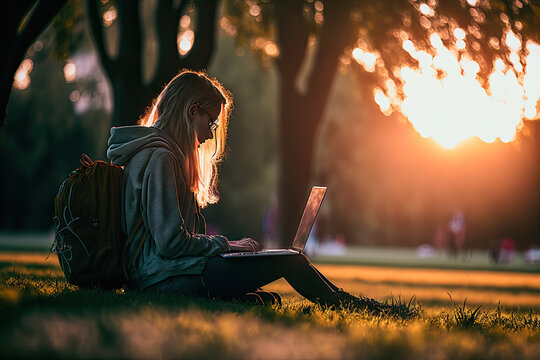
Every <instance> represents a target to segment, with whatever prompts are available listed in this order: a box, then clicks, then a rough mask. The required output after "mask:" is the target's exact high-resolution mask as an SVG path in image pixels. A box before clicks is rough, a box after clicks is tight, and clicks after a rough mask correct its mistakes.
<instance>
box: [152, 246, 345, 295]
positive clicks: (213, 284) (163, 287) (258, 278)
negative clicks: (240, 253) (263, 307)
mask: <svg viewBox="0 0 540 360" xmlns="http://www.w3.org/2000/svg"><path fill="white" fill-rule="evenodd" d="M280 278H284V279H285V280H286V281H287V282H288V283H289V284H290V285H291V286H292V287H293V288H294V289H295V290H296V291H297V292H298V293H299V294H300V295H302V296H304V297H305V298H306V299H308V300H311V301H313V302H319V303H323V304H333V303H335V302H336V295H335V291H337V290H339V289H338V288H337V287H336V286H335V285H334V284H332V283H331V282H330V281H329V280H328V279H326V278H325V277H324V276H323V275H322V274H321V273H320V272H319V271H318V270H317V269H315V267H314V266H313V265H312V264H311V262H310V261H309V259H308V258H307V257H306V256H304V255H302V254H299V255H277V256H259V257H240V258H228V259H224V258H222V257H220V256H216V257H212V258H210V259H208V262H207V263H206V267H205V269H204V271H203V273H202V274H201V275H181V276H174V277H170V278H168V279H165V280H163V281H161V282H159V283H157V284H155V285H153V286H151V287H150V288H149V289H148V290H151V291H158V292H173V293H181V294H184V295H195V296H208V297H218V298H234V297H239V296H242V295H244V294H246V293H248V292H253V291H255V290H257V289H258V288H260V287H262V286H264V285H266V284H269V283H271V282H273V281H275V280H278V279H280Z"/></svg>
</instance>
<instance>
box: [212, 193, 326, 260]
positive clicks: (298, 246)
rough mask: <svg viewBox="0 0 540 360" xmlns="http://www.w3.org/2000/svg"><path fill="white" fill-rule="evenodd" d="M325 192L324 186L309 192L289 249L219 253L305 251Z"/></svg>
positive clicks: (226, 255) (231, 255)
mask: <svg viewBox="0 0 540 360" xmlns="http://www.w3.org/2000/svg"><path fill="white" fill-rule="evenodd" d="M324 194H326V187H324V186H313V187H312V188H311V193H310V194H309V198H308V201H307V204H306V206H305V208H304V213H303V214H302V219H301V220H300V224H298V229H297V230H296V235H295V236H294V240H293V243H292V245H291V247H290V248H289V249H265V250H261V251H250V252H232V253H222V254H219V255H220V256H221V257H224V258H239V257H252V256H274V255H296V254H300V253H303V252H304V247H305V246H306V242H307V240H308V237H309V233H310V232H311V228H312V227H313V223H314V222H315V219H316V218H317V214H318V213H319V209H320V208H321V204H322V201H323V198H324Z"/></svg>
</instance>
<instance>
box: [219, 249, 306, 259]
mask: <svg viewBox="0 0 540 360" xmlns="http://www.w3.org/2000/svg"><path fill="white" fill-rule="evenodd" d="M297 254H300V252H298V251H296V250H293V249H267V250H261V251H251V252H233V253H222V254H219V256H221V257H223V258H240V257H253V256H276V255H297Z"/></svg>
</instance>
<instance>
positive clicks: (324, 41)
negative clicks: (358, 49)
mask: <svg viewBox="0 0 540 360" xmlns="http://www.w3.org/2000/svg"><path fill="white" fill-rule="evenodd" d="M352 7H353V5H352V2H351V1H345V0H344V1H342V2H339V3H337V2H334V3H331V2H327V3H325V16H324V25H323V28H322V30H321V34H320V36H319V46H318V48H317V53H316V55H315V62H314V66H313V68H314V69H317V71H316V72H313V73H312V74H310V77H309V80H308V93H307V95H306V97H307V98H308V99H312V100H314V101H313V104H314V106H315V107H317V108H319V109H318V110H319V111H321V112H322V111H323V109H324V107H325V105H326V100H327V99H328V93H329V92H330V88H331V85H332V82H333V80H334V76H335V73H336V69H337V65H338V61H339V55H340V54H341V53H342V52H343V51H344V49H345V46H347V44H350V43H351V42H352V41H353V40H354V36H355V34H356V33H355V31H354V30H353V27H352V25H353V22H352V20H351V19H350V17H349V13H350V11H351V10H352Z"/></svg>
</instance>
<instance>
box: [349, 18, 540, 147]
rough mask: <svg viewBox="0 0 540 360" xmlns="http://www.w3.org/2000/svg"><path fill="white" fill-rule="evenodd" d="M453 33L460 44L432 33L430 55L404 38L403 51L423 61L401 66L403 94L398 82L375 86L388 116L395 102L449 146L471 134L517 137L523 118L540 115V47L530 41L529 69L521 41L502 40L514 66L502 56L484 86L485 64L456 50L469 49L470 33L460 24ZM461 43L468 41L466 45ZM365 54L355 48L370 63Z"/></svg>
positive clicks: (424, 130) (491, 137)
mask: <svg viewBox="0 0 540 360" xmlns="http://www.w3.org/2000/svg"><path fill="white" fill-rule="evenodd" d="M453 35H454V36H455V38H456V43H455V44H456V46H455V48H454V49H449V48H447V47H446V46H445V45H444V44H443V42H442V41H441V38H440V37H439V35H437V34H433V35H432V36H431V38H430V41H431V45H432V47H433V50H434V51H433V52H432V53H431V54H430V53H428V52H426V51H422V50H417V49H416V46H415V44H414V43H413V42H412V41H411V40H405V41H404V42H403V43H402V46H403V49H404V50H405V51H406V52H407V53H408V54H409V55H410V56H411V57H412V58H414V59H415V60H417V61H418V67H417V68H414V69H413V68H411V67H408V66H403V67H402V68H401V69H399V71H398V76H397V77H398V78H399V79H400V80H401V81H402V85H403V87H402V91H403V94H402V95H403V97H402V98H400V97H399V96H398V95H397V92H396V89H395V84H394V83H393V82H391V83H389V82H388V81H387V82H386V84H387V86H386V88H385V89H381V88H376V89H375V90H374V92H373V97H374V100H375V102H376V103H377V104H378V105H379V108H380V110H381V111H382V112H383V113H384V114H386V115H388V114H389V113H391V108H390V104H392V105H394V108H395V109H397V110H399V111H400V112H401V113H403V114H404V115H405V116H406V117H407V118H408V120H409V121H410V122H411V124H412V125H413V127H414V128H415V129H416V130H417V131H418V133H420V135H421V136H423V137H425V138H433V139H434V140H435V141H437V142H438V143H439V144H441V145H442V146H444V147H445V148H453V147H455V146H456V145H457V144H458V143H460V142H461V141H463V140H465V139H468V138H471V137H477V138H479V139H481V140H482V141H484V142H486V143H492V142H494V141H496V140H497V139H499V140H500V141H502V142H504V143H508V142H510V141H512V140H514V139H515V137H516V133H517V132H518V131H519V129H520V128H521V126H522V124H523V123H522V120H523V119H533V118H535V117H537V104H538V100H539V98H540V45H538V44H534V43H528V44H527V51H528V55H527V58H526V62H525V64H526V66H525V67H524V66H523V65H522V63H521V62H520V58H519V56H518V54H517V51H519V50H520V48H521V46H522V44H521V41H520V39H519V38H518V37H517V36H516V35H515V34H513V33H512V32H508V33H507V34H506V37H505V39H503V42H502V44H506V45H507V46H508V48H509V49H510V50H511V55H510V57H509V60H510V64H511V65H510V66H507V65H506V63H505V62H504V61H502V60H501V59H498V60H497V61H496V62H495V63H494V66H493V71H492V73H491V74H490V75H489V77H488V82H487V84H485V85H484V86H482V85H481V81H480V79H479V77H478V73H479V71H480V65H479V64H478V63H477V62H476V61H474V59H472V58H470V57H468V56H466V55H462V56H461V57H460V56H459V55H458V51H457V50H456V48H457V49H462V48H464V47H465V45H464V44H465V42H464V39H465V38H466V33H465V31H463V30H462V29H459V28H458V29H455V31H454V34H453ZM459 42H463V44H462V46H460V43H459ZM366 54H369V53H368V52H366V51H364V50H361V49H355V50H354V51H353V53H352V56H353V58H354V59H355V60H356V61H357V62H359V63H360V64H361V65H363V66H364V67H365V66H366V65H365V64H364V61H362V59H364V58H366ZM372 56H374V55H372ZM373 64H374V63H373ZM366 70H367V69H366ZM370 70H372V69H370ZM372 71H373V70H372Z"/></svg>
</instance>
